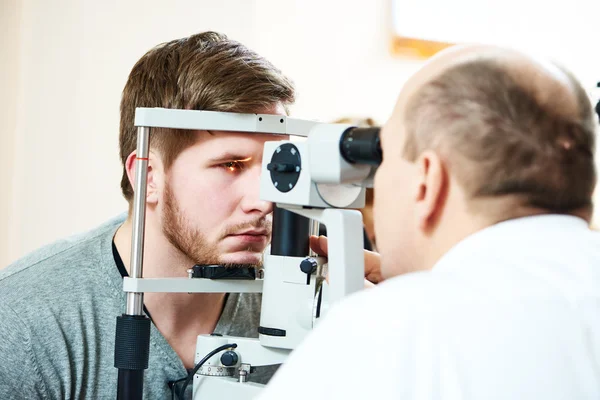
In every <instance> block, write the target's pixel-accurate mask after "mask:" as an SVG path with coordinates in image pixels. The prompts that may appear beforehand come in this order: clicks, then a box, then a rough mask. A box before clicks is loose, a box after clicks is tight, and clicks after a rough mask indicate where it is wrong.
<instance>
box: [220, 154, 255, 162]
mask: <svg viewBox="0 0 600 400" xmlns="http://www.w3.org/2000/svg"><path fill="white" fill-rule="evenodd" d="M251 159H252V157H248V155H247V154H246V155H241V154H236V153H229V152H228V153H223V154H219V155H217V156H214V157H211V158H209V162H211V163H217V162H226V161H242V162H243V161H250V160H251Z"/></svg>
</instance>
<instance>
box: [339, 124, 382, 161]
mask: <svg viewBox="0 0 600 400" xmlns="http://www.w3.org/2000/svg"><path fill="white" fill-rule="evenodd" d="M379 129H380V128H349V129H347V130H346V131H345V132H344V133H343V134H342V138H341V139H340V153H341V154H342V157H344V160H346V161H348V162H349V163H351V164H370V165H379V164H381V143H380V142H379Z"/></svg>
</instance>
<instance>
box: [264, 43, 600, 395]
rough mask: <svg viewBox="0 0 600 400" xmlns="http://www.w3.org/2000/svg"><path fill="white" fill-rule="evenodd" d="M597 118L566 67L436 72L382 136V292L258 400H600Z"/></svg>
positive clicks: (429, 67)
mask: <svg viewBox="0 0 600 400" xmlns="http://www.w3.org/2000/svg"><path fill="white" fill-rule="evenodd" d="M594 118H595V116H594V114H593V111H592V107H591V104H590V101H589V99H588V97H587V96H586V93H585V92H584V90H583V89H582V87H581V85H580V84H579V83H578V82H577V81H576V80H575V79H574V78H573V76H572V75H571V74H570V73H569V72H567V71H566V70H564V69H562V68H560V67H558V66H556V65H555V64H552V63H549V62H546V61H543V60H538V59H534V58H532V57H529V56H527V55H525V54H522V53H519V52H516V51H513V50H508V49H501V48H494V47H487V46H474V45H469V46H460V47H454V48H451V49H448V50H446V51H444V52H442V53H440V54H438V55H437V56H436V57H434V58H433V59H431V60H430V62H428V63H427V64H426V65H425V66H424V67H423V68H422V69H421V70H420V71H419V72H418V73H417V74H416V75H414V76H413V77H411V79H410V80H409V81H408V82H407V83H406V85H405V86H404V88H403V90H402V92H401V94H400V97H399V100H398V102H397V105H396V108H395V109H394V112H393V114H392V116H391V118H390V120H389V121H388V123H387V124H386V126H385V127H384V128H383V130H382V132H381V140H382V146H383V152H384V160H383V163H382V164H381V167H380V168H379V170H378V172H377V176H376V181H375V229H376V235H377V242H378V248H379V250H380V251H381V272H382V274H383V276H384V277H385V278H387V279H386V281H384V282H383V283H381V284H380V285H378V287H376V288H373V289H368V290H365V291H363V292H361V293H358V294H355V295H353V296H350V297H349V298H347V299H345V300H344V301H342V302H341V303H340V304H338V305H337V306H336V307H334V308H333V309H332V310H331V311H330V313H329V314H328V315H327V317H326V318H325V320H324V321H323V322H322V323H321V325H320V326H318V327H317V328H316V329H315V331H314V332H313V333H312V334H311V335H310V336H309V337H308V338H307V340H306V341H305V342H304V343H303V344H302V345H301V347H299V348H298V349H297V350H296V351H294V352H293V354H292V355H291V357H290V359H289V360H288V362H287V363H286V364H285V365H284V366H283V367H282V368H281V369H280V370H279V371H278V373H276V375H275V377H274V378H273V380H272V381H271V382H270V383H269V385H268V386H267V388H266V390H265V391H264V392H263V393H262V396H260V400H271V399H283V398H285V399H311V400H314V399H367V398H376V399H487V400H491V399H498V400H500V399H502V400H504V399H546V400H548V399H565V400H566V399H599V398H600V234H598V233H594V232H592V231H591V230H590V229H589V222H590V219H591V216H592V192H593V190H594V186H595V183H596V173H595V163H594V147H595V126H596V121H595V119H594ZM325 244H326V243H324V239H322V240H321V241H318V242H315V243H314V245H315V246H314V247H322V250H326V246H325ZM370 260H371V261H373V258H372V257H371V258H370Z"/></svg>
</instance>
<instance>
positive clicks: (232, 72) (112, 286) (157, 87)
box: [0, 32, 294, 399]
mask: <svg viewBox="0 0 600 400" xmlns="http://www.w3.org/2000/svg"><path fill="white" fill-rule="evenodd" d="M293 101H294V88H293V85H292V84H291V82H290V81H289V80H288V79H286V78H285V77H284V76H283V75H282V74H281V72H280V71H279V70H277V69H276V68H275V67H274V66H273V65H271V64H270V63H269V62H268V61H267V60H265V59H264V58H262V57H260V56H259V55H258V54H256V53H254V52H252V51H251V50H249V49H248V48H246V47H245V46H243V45H242V44H240V43H238V42H235V41H232V40H229V39H228V38H227V37H225V36H223V35H221V34H218V33H214V32H206V33H201V34H197V35H194V36H191V37H188V38H183V39H180V40H174V41H172V42H169V43H165V44H162V45H159V46H157V47H156V48H154V49H152V50H150V51H149V52H148V53H147V54H146V55H144V56H143V57H142V58H141V59H140V60H139V61H138V63H137V64H136V65H135V66H134V67H133V70H132V71H131V74H130V76H129V79H128V81H127V84H126V86H125V89H124V91H123V97H122V102H121V126H120V153H121V159H122V162H123V179H122V181H121V188H122V191H123V194H124V196H125V198H126V199H127V200H128V201H129V202H130V205H131V202H132V199H133V190H132V184H133V182H134V166H135V163H134V160H135V157H136V154H135V150H136V128H135V127H134V113H135V108H136V107H166V108H180V109H197V110H211V111H231V112H245V113H267V114H281V115H284V114H286V107H287V106H288V105H289V104H291V103H292V102H293ZM267 140H277V139H276V138H275V137H274V136H272V135H260V134H239V133H232V132H219V131H210V132H209V131H200V132H198V131H173V130H166V129H162V130H154V131H153V134H152V136H151V141H150V143H151V144H150V155H149V162H148V186H147V187H148V191H147V196H146V210H147V211H146V231H145V249H144V276H145V277H159V276H160V277H185V276H187V272H186V270H187V269H188V268H191V267H192V266H193V265H195V264H230V265H231V266H233V267H235V266H237V265H257V264H260V263H261V254H262V251H263V250H264V249H265V247H266V246H267V244H268V242H269V240H270V233H271V221H270V213H271V210H272V206H271V204H270V203H267V202H264V201H261V200H260V199H259V186H260V185H259V174H260V169H261V159H262V152H263V144H264V142H265V141H267ZM130 208H131V207H130ZM131 230H132V220H131V216H127V215H124V216H121V217H119V218H116V219H114V220H111V221H108V222H107V223H106V224H104V225H102V226H101V227H99V228H96V229H94V230H93V231H90V232H88V233H85V234H83V235H80V236H77V237H73V238H69V239H67V240H63V241H59V242H57V243H54V244H52V245H50V246H47V247H45V248H43V249H41V250H38V251H36V252H34V253H32V254H30V255H28V256H27V257H25V258H23V259H22V260H20V261H17V262H16V263H15V264H14V265H11V266H9V267H7V268H6V269H3V270H2V271H1V272H0V303H1V304H2V306H1V307H0V360H2V362H1V363H0V398H3V399H8V398H15V397H23V398H56V399H58V398H86V399H99V398H115V396H116V392H117V372H118V371H117V369H115V368H114V366H113V357H114V337H115V321H116V317H117V316H118V315H120V314H122V313H123V312H124V310H125V294H124V292H123V290H122V278H123V276H126V275H127V274H128V273H129V260H130V248H131ZM144 304H145V310H146V312H147V314H148V315H149V316H150V317H151V319H152V322H153V324H152V332H151V344H150V360H149V367H148V369H147V370H146V372H145V385H144V392H145V393H144V397H145V398H156V399H159V398H160V399H164V398H169V397H170V396H171V392H170V388H169V382H171V381H177V380H180V379H182V378H185V377H186V376H187V371H186V368H192V367H193V363H194V355H195V348H196V337H197V335H198V334H201V333H212V332H216V333H221V334H228V335H235V336H252V337H256V336H257V327H258V323H259V313H260V295H256V294H243V295H239V294H233V293H232V294H224V293H218V294H187V293H181V294H163V293H149V294H146V295H145V297H144ZM272 372H273V369H271V370H267V371H264V373H262V375H261V374H260V373H257V375H254V379H255V380H257V381H262V382H266V380H268V378H269V377H270V374H272Z"/></svg>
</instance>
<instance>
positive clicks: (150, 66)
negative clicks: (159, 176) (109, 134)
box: [119, 32, 295, 201]
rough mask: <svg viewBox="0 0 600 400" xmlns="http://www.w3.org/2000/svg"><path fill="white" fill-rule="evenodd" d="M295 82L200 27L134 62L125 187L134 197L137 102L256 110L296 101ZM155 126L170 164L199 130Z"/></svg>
mask: <svg viewBox="0 0 600 400" xmlns="http://www.w3.org/2000/svg"><path fill="white" fill-rule="evenodd" d="M294 97H295V91H294V86H293V84H292V82H291V81H290V80H288V79H287V78H286V77H285V76H283V75H282V73H281V72H280V71H279V70H278V69H277V68H275V67H274V66H273V65H272V64H271V63H270V62H269V61H267V60H266V59H264V58H262V57H261V56H259V55H258V54H256V53H255V52H253V51H252V50H250V49H248V48H247V47H245V46H244V45H242V44H241V43H239V42H236V41H234V40H230V39H228V38H227V36H225V35H223V34H219V33H216V32H204V33H199V34H196V35H193V36H190V37H187V38H183V39H178V40H173V41H170V42H168V43H163V44H160V45H158V46H156V47H155V48H153V49H151V50H150V51H148V52H147V53H146V54H145V55H144V56H143V57H142V58H141V59H140V60H139V61H138V62H137V63H136V64H135V66H134V67H133V69H132V70H131V73H130V74H129V78H128V80H127V83H126V85H125V88H124V90H123V96H122V99H121V123H120V134H119V147H120V156H121V162H122V163H123V176H122V178H121V190H122V192H123V196H124V197H125V198H126V199H127V200H128V201H131V199H132V198H133V189H132V187H131V185H130V183H129V179H128V177H127V171H126V170H125V162H126V160H127V157H128V156H129V155H130V154H131V152H133V151H134V150H135V149H136V138H137V130H136V127H135V126H134V116H135V108H136V107H163V108H177V109H192V110H207V111H229V112H242V113H253V112H261V111H262V110H264V109H265V108H267V107H271V106H273V105H276V104H281V105H283V106H284V107H287V106H288V105H289V104H291V103H293V102H294ZM165 131H167V130H165V129H160V130H159V129H153V131H152V132H153V134H152V139H151V148H152V149H154V150H156V151H157V152H158V153H159V154H160V156H161V159H162V161H163V163H164V164H165V168H166V169H168V168H169V167H170V166H171V165H172V163H173V161H174V160H175V158H176V157H177V155H179V153H180V152H181V151H183V150H184V149H185V148H187V147H188V146H190V145H192V144H193V143H194V141H195V138H196V136H195V134H194V131H187V130H168V131H169V134H164V133H165Z"/></svg>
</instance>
